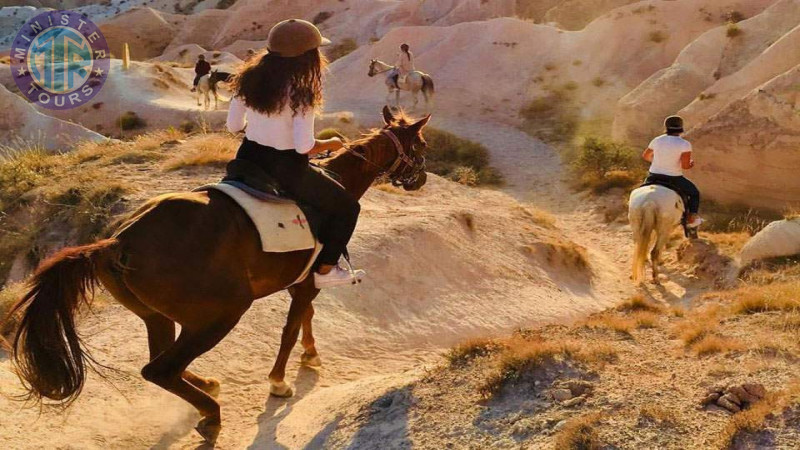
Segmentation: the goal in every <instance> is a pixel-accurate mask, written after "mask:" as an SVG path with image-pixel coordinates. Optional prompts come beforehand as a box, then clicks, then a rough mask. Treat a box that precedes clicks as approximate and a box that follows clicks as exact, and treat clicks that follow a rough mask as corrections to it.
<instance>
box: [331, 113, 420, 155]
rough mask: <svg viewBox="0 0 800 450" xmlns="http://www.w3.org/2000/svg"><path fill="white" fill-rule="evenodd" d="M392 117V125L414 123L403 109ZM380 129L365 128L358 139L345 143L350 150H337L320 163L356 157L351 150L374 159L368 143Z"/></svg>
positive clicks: (381, 129)
mask: <svg viewBox="0 0 800 450" xmlns="http://www.w3.org/2000/svg"><path fill="white" fill-rule="evenodd" d="M394 119H395V120H394V122H392V125H399V126H402V127H406V126H408V125H411V124H413V123H414V119H413V118H412V117H411V116H409V115H408V114H406V112H405V111H403V110H402V109H401V110H400V111H398V112H396V113H395V115H394ZM382 131H383V128H371V129H369V130H367V131H366V132H364V133H362V134H361V137H359V138H358V139H355V140H352V141H350V142H347V143H346V145H347V146H348V147H349V148H350V151H347V150H346V149H342V150H339V151H337V152H336V153H334V154H333V155H331V156H330V158H328V159H325V160H324V161H322V163H321V165H322V166H323V167H328V165H330V164H333V163H334V162H335V161H336V160H340V161H345V160H346V158H348V157H349V158H358V157H357V156H355V155H353V154H352V153H351V152H352V151H355V152H357V153H360V154H361V155H363V156H364V157H366V158H367V159H368V160H370V161H372V160H374V159H376V158H375V157H374V155H372V152H371V151H370V150H372V147H371V146H370V144H371V143H372V142H373V141H374V140H375V139H376V138H377V137H378V136H380V135H381V132H382Z"/></svg>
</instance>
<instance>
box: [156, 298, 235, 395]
mask: <svg viewBox="0 0 800 450" xmlns="http://www.w3.org/2000/svg"><path fill="white" fill-rule="evenodd" d="M142 320H144V324H145V326H146V327H147V344H148V346H149V347H150V361H153V360H154V359H156V358H157V357H158V355H160V354H162V353H163V352H164V351H166V350H167V349H168V348H169V347H170V346H171V345H172V344H174V343H175V322H173V321H172V320H171V319H169V318H168V317H166V316H163V315H161V314H159V313H154V314H151V315H149V316H146V317H142ZM182 377H183V379H184V380H186V381H188V382H189V383H192V385H194V386H195V387H196V388H198V389H200V390H201V391H203V392H205V393H206V394H208V395H210V396H212V397H214V398H217V396H219V389H220V387H219V381H218V380H217V379H215V378H204V377H201V376H199V375H195V374H194V373H192V372H191V371H189V370H184V371H183V374H182Z"/></svg>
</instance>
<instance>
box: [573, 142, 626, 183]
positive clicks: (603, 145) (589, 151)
mask: <svg viewBox="0 0 800 450" xmlns="http://www.w3.org/2000/svg"><path fill="white" fill-rule="evenodd" d="M635 160H636V155H635V152H634V151H633V149H632V148H630V147H628V146H627V145H624V144H621V143H618V142H614V141H610V140H606V139H602V138H597V137H587V138H586V139H584V141H583V145H581V147H580V151H579V153H578V157H577V159H576V160H575V161H574V162H573V165H574V167H575V168H576V169H577V170H578V171H580V172H581V173H587V174H592V175H596V176H598V177H603V176H605V175H606V174H608V172H610V171H612V170H627V169H630V168H632V167H633V163H634V161H635Z"/></svg>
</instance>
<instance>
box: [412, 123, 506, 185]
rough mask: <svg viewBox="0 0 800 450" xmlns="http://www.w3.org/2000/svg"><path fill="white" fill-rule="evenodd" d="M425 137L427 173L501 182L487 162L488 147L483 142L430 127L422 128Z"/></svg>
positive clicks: (478, 181) (498, 175) (476, 182)
mask: <svg viewBox="0 0 800 450" xmlns="http://www.w3.org/2000/svg"><path fill="white" fill-rule="evenodd" d="M425 140H426V141H427V142H428V151H427V152H426V156H427V168H428V171H429V172H432V173H435V174H437V175H440V176H443V177H445V178H449V179H452V180H460V179H462V178H463V179H465V180H470V179H473V178H474V184H475V185H497V184H502V181H503V179H502V176H501V175H500V173H499V172H497V170H496V169H494V168H493V167H492V166H490V165H489V162H490V157H489V150H488V149H486V147H484V146H483V145H481V144H479V143H477V142H473V141H470V140H468V139H464V138H461V137H458V136H456V135H454V134H452V133H448V132H446V131H442V130H439V129H436V128H431V127H428V128H426V129H425ZM465 184H469V183H465Z"/></svg>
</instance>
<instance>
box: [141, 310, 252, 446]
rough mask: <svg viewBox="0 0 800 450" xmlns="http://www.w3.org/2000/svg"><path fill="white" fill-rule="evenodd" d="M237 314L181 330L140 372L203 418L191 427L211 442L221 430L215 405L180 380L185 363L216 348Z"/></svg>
mask: <svg viewBox="0 0 800 450" xmlns="http://www.w3.org/2000/svg"><path fill="white" fill-rule="evenodd" d="M240 317H241V315H240V314H234V315H230V316H229V317H221V318H219V320H217V321H216V322H213V323H209V324H207V325H205V326H203V327H199V328H188V327H186V328H183V329H182V330H181V334H180V336H179V337H178V340H177V341H175V343H174V344H172V345H170V346H169V347H168V348H167V349H166V350H164V351H163V352H162V353H161V354H159V355H158V356H157V357H156V358H155V359H154V360H152V361H150V362H149V363H148V364H147V365H146V366H144V368H143V369H142V377H144V379H145V380H147V381H150V382H151V383H154V384H156V385H158V386H160V387H162V388H164V389H166V390H167V391H169V392H172V393H173V394H175V395H177V396H178V397H180V398H182V399H184V400H186V401H187V402H189V403H191V404H192V406H194V407H195V408H196V409H197V411H198V412H200V415H201V416H203V418H202V419H201V420H200V422H199V423H198V424H197V427H196V428H195V429H196V430H197V432H198V433H200V435H201V436H203V438H204V439H205V440H206V441H208V442H210V443H212V444H213V443H214V442H216V440H217V436H219V432H220V430H221V429H222V417H221V415H220V407H219V403H217V401H216V400H215V399H214V398H213V397H212V396H210V395H209V394H208V393H206V392H203V391H202V390H200V389H199V388H198V387H197V386H195V385H193V384H192V383H190V382H189V381H187V380H185V379H184V378H183V374H184V373H185V371H186V368H187V367H188V366H189V364H191V363H192V361H194V360H195V359H196V358H197V357H198V356H200V355H202V354H203V353H205V352H207V351H209V350H211V349H212V348H214V346H216V345H217V344H218V343H219V342H220V341H221V340H222V339H223V338H224V337H225V336H226V335H227V334H228V333H229V332H230V331H231V330H232V329H233V327H234V326H235V325H236V324H237V323H238V322H239V318H240Z"/></svg>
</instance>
